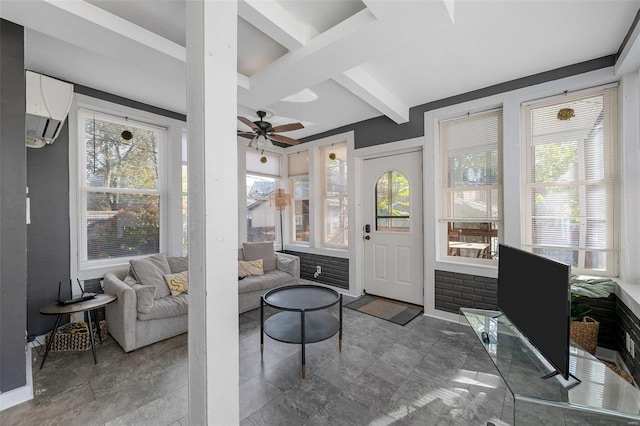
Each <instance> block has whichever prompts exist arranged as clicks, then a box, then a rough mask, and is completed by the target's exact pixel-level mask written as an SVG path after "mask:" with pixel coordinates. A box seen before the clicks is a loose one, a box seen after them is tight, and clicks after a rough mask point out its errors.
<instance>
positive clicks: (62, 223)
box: [21, 76, 186, 338]
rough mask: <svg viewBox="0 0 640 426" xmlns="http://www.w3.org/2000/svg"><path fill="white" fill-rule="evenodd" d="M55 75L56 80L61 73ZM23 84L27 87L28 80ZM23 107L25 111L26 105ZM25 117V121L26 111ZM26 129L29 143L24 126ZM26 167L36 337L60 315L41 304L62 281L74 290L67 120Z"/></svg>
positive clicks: (31, 318)
mask: <svg viewBox="0 0 640 426" xmlns="http://www.w3.org/2000/svg"><path fill="white" fill-rule="evenodd" d="M51 77H54V78H56V76H51ZM70 83H72V84H74V83H73V82H70ZM22 87H24V83H23V84H22ZM73 88H74V92H75V93H80V94H83V95H87V96H91V97H94V98H97V99H102V100H106V101H109V102H113V103H116V104H120V105H124V106H128V107H131V108H136V109H139V110H142V111H147V112H151V113H154V114H158V115H162V116H165V117H170V118H173V119H176V120H182V121H186V116H185V115H183V114H178V113H175V112H173V111H168V110H165V109H162V108H157V107H154V106H152V105H147V104H143V103H141V102H136V101H133V100H131V99H126V98H123V97H120V96H116V95H112V94H110V93H106V92H103V91H100V90H96V89H92V88H90V87H86V86H81V85H77V84H74V86H73ZM23 97H24V94H23ZM21 111H24V108H22V109H21ZM22 120H23V123H24V112H23V113H22ZM22 127H23V129H22V134H23V136H22V139H23V146H24V125H23V126H22ZM27 166H28V184H29V195H30V198H31V224H30V225H29V226H28V228H27V229H28V246H27V253H28V275H27V277H28V283H27V288H28V297H27V312H28V320H27V331H28V334H29V338H34V337H36V336H40V335H42V334H45V333H47V332H48V331H50V330H51V329H53V325H54V322H55V317H51V316H45V315H41V314H40V308H41V307H42V306H44V305H46V304H48V303H52V302H53V301H54V300H55V299H56V297H57V294H58V282H59V281H62V284H63V289H66V292H65V293H63V294H64V295H65V296H68V291H69V290H68V288H69V276H70V270H69V264H70V256H71V253H70V242H69V235H70V228H69V227H70V224H69V126H68V121H66V122H65V124H64V127H63V128H62V130H61V131H60V135H59V136H58V138H57V139H56V140H55V142H54V143H53V144H52V145H47V146H45V147H43V148H40V149H31V148H30V149H28V150H27ZM76 285H77V284H75V283H74V286H76ZM88 291H89V290H88ZM63 322H64V321H63Z"/></svg>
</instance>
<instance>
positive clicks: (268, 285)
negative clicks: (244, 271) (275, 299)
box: [238, 269, 292, 293]
mask: <svg viewBox="0 0 640 426" xmlns="http://www.w3.org/2000/svg"><path fill="white" fill-rule="evenodd" d="M291 279H292V278H291V275H289V274H287V273H286V272H283V271H279V270H277V269H276V270H275V271H271V272H265V274H264V275H260V276H257V277H246V278H245V279H243V280H240V281H238V293H251V292H252V291H258V290H269V289H272V288H275V287H278V286H281V285H283V284H286V283H288V282H290V281H291Z"/></svg>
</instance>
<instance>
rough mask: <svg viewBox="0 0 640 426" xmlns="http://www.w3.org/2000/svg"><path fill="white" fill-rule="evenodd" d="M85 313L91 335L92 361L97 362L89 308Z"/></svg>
mask: <svg viewBox="0 0 640 426" xmlns="http://www.w3.org/2000/svg"><path fill="white" fill-rule="evenodd" d="M87 315H88V316H89V336H90V337H91V352H92V353H93V363H94V364H97V363H98V358H96V339H95V337H94V336H93V323H92V322H91V310H90V309H89V310H88V311H87Z"/></svg>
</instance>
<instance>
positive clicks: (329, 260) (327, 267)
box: [285, 250, 349, 289]
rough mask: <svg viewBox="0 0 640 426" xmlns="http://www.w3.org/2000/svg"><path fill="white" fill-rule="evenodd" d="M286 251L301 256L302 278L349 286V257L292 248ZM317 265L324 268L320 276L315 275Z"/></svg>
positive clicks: (336, 285) (335, 285)
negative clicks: (312, 252) (315, 276)
mask: <svg viewBox="0 0 640 426" xmlns="http://www.w3.org/2000/svg"><path fill="white" fill-rule="evenodd" d="M285 253H288V254H293V255H295V256H298V257H299V258H300V278H303V279H305V280H310V281H316V282H319V283H323V284H328V285H331V286H334V287H339V288H344V289H348V288H349V259H343V258H340V257H331V256H321V255H319V254H311V253H302V252H298V251H290V250H285ZM316 266H320V268H322V273H321V274H320V276H318V278H314V277H313V274H314V273H315V272H316Z"/></svg>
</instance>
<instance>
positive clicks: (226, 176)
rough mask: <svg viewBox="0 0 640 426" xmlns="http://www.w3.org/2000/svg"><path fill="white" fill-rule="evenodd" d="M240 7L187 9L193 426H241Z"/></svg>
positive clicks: (202, 1) (201, 3)
mask: <svg viewBox="0 0 640 426" xmlns="http://www.w3.org/2000/svg"><path fill="white" fill-rule="evenodd" d="M237 12H238V10H237V3H236V1H233V0H220V1H206V0H190V1H188V2H187V117H188V128H189V147H188V158H189V278H190V279H189V281H190V284H191V285H190V288H189V422H190V423H191V424H194V425H230V424H238V423H239V385H238V375H239V372H238V286H237V248H238V216H237V211H238V192H237V188H238V177H237V143H236V121H237V120H236V108H237V99H236V96H237V95H236V90H237V86H236V84H237V70H236V57H237Z"/></svg>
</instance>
